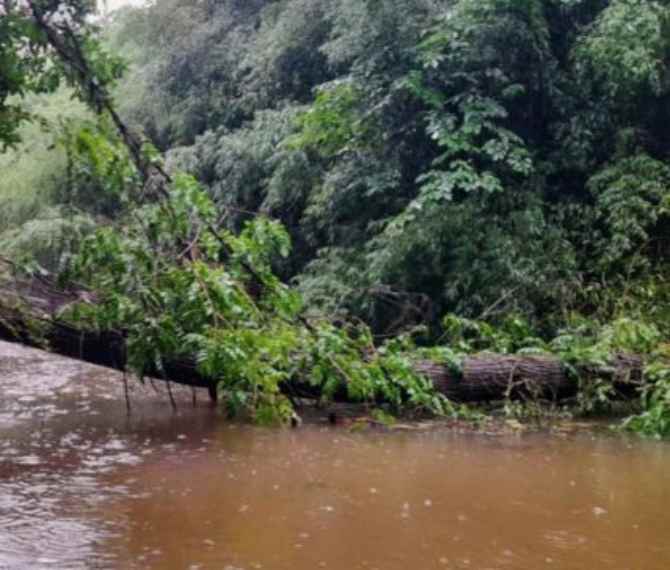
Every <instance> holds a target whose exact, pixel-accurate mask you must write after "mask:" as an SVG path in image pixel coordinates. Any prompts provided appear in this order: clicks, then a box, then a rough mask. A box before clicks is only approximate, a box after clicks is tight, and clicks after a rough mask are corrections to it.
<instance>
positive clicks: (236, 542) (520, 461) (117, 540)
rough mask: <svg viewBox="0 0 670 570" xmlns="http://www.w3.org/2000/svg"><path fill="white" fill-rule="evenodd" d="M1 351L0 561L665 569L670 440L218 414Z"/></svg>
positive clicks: (91, 372)
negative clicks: (245, 422)
mask: <svg viewBox="0 0 670 570" xmlns="http://www.w3.org/2000/svg"><path fill="white" fill-rule="evenodd" d="M131 387H132V412H131V414H130V416H128V414H127V413H126V406H125V401H124V397H123V385H122V382H121V377H120V375H117V374H115V373H113V372H109V371H106V370H102V369H99V368H95V367H90V366H87V365H84V364H80V363H76V362H73V361H69V360H66V359H61V358H58V357H53V356H49V355H45V354H43V353H40V352H37V351H32V350H28V349H24V348H20V347H17V346H13V345H8V344H3V343H0V569H3V570H4V569H12V570H14V569H20V570H23V569H26V570H42V569H58V570H69V569H72V570H77V569H98V568H99V569H107V568H109V569H119V570H126V569H128V570H132V569H161V570H173V569H175V570H176V569H180V570H189V569H190V570H195V569H220V570H224V569H225V570H238V569H245V570H247V569H259V568H264V569H268V570H307V569H320V568H327V569H336V570H353V569H361V570H372V569H378V570H424V569H425V570H429V569H457V568H458V569H461V568H469V569H478V570H480V569H498V568H500V569H508V568H509V569H528V570H537V569H541V568H548V569H552V568H557V569H559V568H560V569H569V570H580V569H584V570H597V569H601V568H602V569H605V568H607V569H612V570H618V569H631V570H632V569H640V570H655V569H658V570H666V569H668V568H670V445H669V444H665V443H656V442H645V441H641V440H637V439H626V438H622V437H614V436H610V435H605V434H601V435H595V434H593V433H583V432H582V433H570V432H555V433H546V434H526V435H522V434H518V435H514V434H508V435H502V436H501V435H498V436H491V435H485V434H457V433H454V432H450V431H448V430H440V429H437V430H429V431H411V430H408V431H394V432H389V433H386V432H381V431H369V432H366V433H352V432H351V431H349V430H347V429H346V428H341V427H326V426H325V425H324V426H321V425H318V424H317V425H310V426H306V427H302V428H300V429H298V430H268V429H259V428H253V427H248V426H240V425H235V424H231V423H228V422H226V421H225V420H224V419H223V418H222V417H221V416H220V414H219V413H218V412H217V410H216V409H215V408H213V407H212V406H211V405H210V404H209V402H208V401H207V398H206V397H205V395H203V394H199V395H198V401H197V403H196V405H195V407H194V406H193V402H192V394H191V392H190V391H184V390H181V391H180V390H178V391H177V394H176V397H177V400H178V403H179V410H178V412H177V413H176V414H175V413H173V412H172V410H171V407H170V404H169V401H168V400H167V398H166V395H165V394H164V393H163V392H161V393H156V392H154V390H153V389H152V388H151V387H150V386H146V387H141V386H139V385H137V384H133V385H132V386H131Z"/></svg>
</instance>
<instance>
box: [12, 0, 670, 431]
mask: <svg viewBox="0 0 670 570" xmlns="http://www.w3.org/2000/svg"><path fill="white" fill-rule="evenodd" d="M0 5H2V4H0ZM6 6H7V7H5V8H4V10H5V11H4V12H3V8H0V80H1V81H0V145H4V146H6V147H7V148H6V149H5V153H4V154H2V155H0V169H1V177H0V248H1V251H0V253H1V254H2V255H3V256H7V257H11V258H12V259H15V260H26V259H27V258H28V257H30V258H31V261H29V262H28V261H26V263H27V264H28V265H29V266H30V267H32V268H33V269H34V268H35V267H38V266H39V267H40V268H41V270H42V269H46V270H48V271H50V272H53V273H54V274H56V275H58V277H59V279H60V280H61V283H62V284H72V283H77V284H79V285H82V286H85V287H86V288H87V289H89V290H90V291H91V292H92V296H93V298H94V299H95V302H86V303H80V304H78V305H76V306H74V307H72V308H71V309H69V311H68V313H67V314H65V315H63V318H68V319H72V320H76V321H77V322H78V323H80V324H85V325H86V326H90V327H93V328H96V329H101V330H120V331H123V334H124V335H125V336H126V338H127V340H128V350H129V360H130V363H131V365H132V366H133V368H134V369H135V370H137V371H138V372H140V373H143V372H144V371H147V370H158V371H159V372H160V371H161V370H163V369H164V368H165V363H166V362H168V361H170V360H174V359H179V358H185V357H187V356H189V355H197V366H198V369H199V371H200V372H201V373H202V374H204V375H206V376H208V377H211V378H212V379H213V380H215V381H216V382H218V384H219V391H220V394H221V396H222V401H224V402H225V405H227V406H228V407H229V409H230V410H231V411H232V412H235V413H238V414H246V415H249V416H251V417H253V418H255V419H256V420H258V421H262V422H276V421H285V420H287V419H288V418H289V417H290V415H291V413H292V405H291V388H290V387H291V386H309V387H310V388H311V389H312V390H314V392H315V393H319V394H320V395H321V396H322V397H323V398H326V399H327V398H332V397H334V396H335V395H336V394H337V393H338V392H339V393H342V392H344V393H346V394H347V396H348V397H349V398H350V399H354V400H358V401H363V402H368V403H370V404H371V405H387V406H388V407H389V410H390V411H392V412H394V413H396V412H401V411H403V410H408V409H409V410H415V411H421V412H430V413H435V414H441V415H452V416H458V417H465V416H468V414H469V412H468V411H467V410H466V409H465V408H461V407H459V406H456V405H455V404H453V403H451V402H449V401H448V400H447V399H446V398H445V397H444V396H441V395H440V394H438V393H437V392H436V390H435V389H434V388H433V386H432V385H431V383H430V382H429V381H428V380H427V379H426V378H425V377H423V376H422V375H421V374H418V373H417V372H415V371H414V368H413V363H414V362H415V361H416V360H417V359H421V358H434V359H438V360H439V359H442V360H443V361H445V362H448V363H450V365H452V366H453V367H454V368H455V369H458V367H459V365H460V363H462V361H463V359H464V358H465V357H466V356H467V355H472V354H478V353H481V352H483V351H487V352H491V353H496V354H502V355H505V354H521V355H524V354H525V355H553V356H556V357H558V358H560V360H561V362H562V363H563V366H564V368H565V370H566V371H567V373H568V374H570V375H571V376H572V377H573V378H574V382H576V383H578V384H579V387H580V390H579V396H578V398H577V400H576V401H575V402H573V403H572V407H571V410H572V411H573V412H574V411H577V412H580V413H585V414H595V413H598V414H600V413H613V412H614V411H616V406H617V403H616V400H617V394H616V388H615V387H614V386H613V384H612V382H608V381H606V380H602V379H599V378H598V377H597V375H593V377H591V376H589V375H588V374H585V373H584V370H587V369H593V370H595V369H599V370H602V369H606V368H607V367H608V366H610V365H611V364H610V363H611V359H612V357H613V356H614V355H617V354H635V355H638V356H641V357H642V358H643V360H644V374H643V381H642V382H641V383H640V386H639V389H638V393H637V400H636V406H635V407H636V408H637V409H634V410H633V411H630V410H628V412H627V413H629V414H633V415H631V417H630V418H629V419H627V420H626V421H625V424H624V425H625V426H626V427H627V428H630V429H632V430H635V431H638V432H641V433H644V434H648V435H669V434H670V282H669V280H670V265H669V263H670V131H668V129H667V126H666V125H667V124H669V123H670V2H668V1H666V0H382V1H376V0H375V1H373V0H279V1H271V0H244V1H238V0H226V1H219V2H215V1H204V2H203V1H196V0H161V1H160V2H156V3H153V4H150V5H148V6H146V7H140V8H125V9H123V10H120V11H118V12H116V13H114V14H112V15H111V16H110V17H108V18H107V19H106V20H103V21H97V23H95V24H94V23H92V20H91V19H90V18H89V17H88V14H89V11H90V6H89V5H88V3H86V2H83V1H79V0H59V1H56V2H43V1H41V0H26V2H23V1H21V2H18V3H16V4H14V3H9V4H6ZM58 14H65V16H63V17H56V16H57V15H58ZM26 45H29V46H30V47H31V49H17V46H26ZM147 46H151V49H147ZM505 410H506V412H507V413H509V414H518V413H528V412H529V410H530V407H529V406H526V408H524V409H522V408H521V407H519V405H518V404H517V403H515V402H511V401H510V402H506V403H505ZM470 413H471V412H470ZM474 415H476V414H474Z"/></svg>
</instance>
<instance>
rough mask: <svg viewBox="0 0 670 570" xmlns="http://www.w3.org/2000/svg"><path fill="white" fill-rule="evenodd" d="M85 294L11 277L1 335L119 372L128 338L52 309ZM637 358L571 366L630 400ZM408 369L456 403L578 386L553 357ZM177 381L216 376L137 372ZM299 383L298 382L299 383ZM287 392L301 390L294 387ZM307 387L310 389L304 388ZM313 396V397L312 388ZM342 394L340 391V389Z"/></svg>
mask: <svg viewBox="0 0 670 570" xmlns="http://www.w3.org/2000/svg"><path fill="white" fill-rule="evenodd" d="M82 296H85V294H83V293H81V292H76V291H63V290H59V289H58V288H56V287H54V286H53V284H51V283H50V282H48V281H47V280H39V279H33V280H30V281H27V280H23V281H22V280H13V282H12V283H5V285H4V287H2V288H0V339H2V340H7V341H12V342H20V343H23V344H26V345H29V346H34V347H37V348H44V349H47V350H49V351H51V352H54V353H56V354H60V355H63V356H68V357H71V358H75V359H79V360H83V361H85V362H89V363H92V364H97V365H100V366H105V367H109V368H114V369H117V370H125V369H126V367H127V364H128V362H127V350H126V340H125V337H124V334H123V333H120V332H117V331H94V330H85V329H83V328H78V327H76V326H74V325H72V324H70V323H67V322H65V321H63V320H61V319H60V318H59V317H58V314H59V313H60V312H61V311H62V310H63V309H64V308H65V307H67V306H68V305H69V304H71V303H75V302H78V301H81V298H82ZM643 365H644V361H643V359H642V358H641V357H640V356H636V355H627V354H615V355H613V356H612V358H611V360H610V362H608V363H607V364H606V365H600V366H597V367H594V366H593V365H591V364H589V363H576V364H575V367H576V368H578V369H579V370H580V372H581V375H583V376H584V377H588V378H599V379H601V380H606V381H608V382H610V383H611V385H612V387H613V388H614V389H615V390H616V391H617V392H618V396H620V397H635V396H636V395H637V392H638V389H639V387H640V386H641V384H642V381H643V373H642V370H643ZM414 369H415V371H416V372H418V373H419V374H421V375H423V376H425V377H427V378H428V379H429V380H430V381H431V382H432V384H433V386H434V388H435V389H436V391H437V392H439V393H440V394H443V395H444V396H446V397H447V398H448V399H449V400H451V401H454V402H486V401H493V400H503V399H507V398H536V399H550V400H552V401H560V400H564V399H566V398H572V397H574V396H575V395H577V393H578V391H579V382H578V380H577V379H576V378H575V376H574V374H571V373H570V372H569V370H568V368H567V367H566V366H565V365H564V363H563V362H562V361H561V359H559V358H558V357H555V356H551V355H533V356H521V355H500V354H491V353H481V354H476V355H472V356H466V357H464V358H463V360H462V363H460V365H459V366H454V365H453V364H451V363H445V362H438V361H428V360H418V361H416V362H415V364H414ZM143 373H144V374H146V375H148V376H155V377H157V378H159V379H163V380H169V381H172V382H175V383H177V384H184V385H189V386H195V387H203V388H208V389H209V390H210V394H211V395H212V397H213V398H215V395H216V388H215V383H216V380H215V379H214V378H211V377H207V376H204V375H203V374H201V373H200V372H199V371H198V369H197V366H196V363H195V360H194V359H189V358H184V359H179V360H171V361H168V362H165V363H164V366H163V370H162V371H160V372H159V371H158V370H156V369H155V368H153V369H151V368H150V369H146V370H144V371H143ZM303 387H304V386H303ZM291 389H299V388H296V387H295V386H294V387H292V388H289V390H291ZM308 391H309V389H308ZM312 395H315V396H317V395H318V394H316V393H314V391H312ZM341 395H342V396H344V394H341Z"/></svg>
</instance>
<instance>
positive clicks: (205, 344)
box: [64, 175, 449, 423]
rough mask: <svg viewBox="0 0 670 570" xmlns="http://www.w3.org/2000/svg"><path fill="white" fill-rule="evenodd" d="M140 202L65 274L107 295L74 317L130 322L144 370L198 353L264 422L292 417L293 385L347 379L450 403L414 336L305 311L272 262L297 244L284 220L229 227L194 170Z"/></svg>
mask: <svg viewBox="0 0 670 570" xmlns="http://www.w3.org/2000/svg"><path fill="white" fill-rule="evenodd" d="M128 212H129V213H128V215H127V218H126V219H125V220H123V223H122V224H120V225H119V226H117V227H107V228H103V229H100V230H98V231H97V232H95V233H94V234H93V235H91V236H90V237H88V238H86V239H85V240H84V242H83V245H82V248H81V251H80V253H79V255H78V256H77V257H76V259H75V260H74V262H73V264H72V267H71V269H70V272H69V273H68V274H67V275H65V276H64V278H66V279H68V280H72V279H76V280H77V281H80V282H83V283H85V284H87V286H88V287H90V289H91V290H92V291H95V294H96V302H95V303H94V304H79V305H77V306H76V307H74V308H72V309H70V312H69V315H68V316H69V318H72V319H76V320H78V321H79V322H80V323H81V322H83V323H89V324H90V325H93V326H95V327H96V328H98V329H100V330H107V331H109V330H118V331H123V334H124V336H126V338H127V345H128V359H129V362H130V364H131V366H132V367H133V368H134V369H135V370H136V371H137V372H138V373H139V374H140V375H143V374H145V373H148V372H153V373H158V374H165V369H166V365H167V363H168V362H170V361H175V360H180V359H181V360H183V359H188V358H190V357H191V356H192V355H196V362H197V367H198V371H199V372H200V373H201V374H202V375H204V376H205V377H207V378H210V379H211V381H212V382H213V383H215V384H216V385H217V386H218V392H219V394H220V396H221V397H222V398H221V399H222V401H223V402H224V404H225V406H226V407H227V409H228V410H229V411H230V412H231V413H232V414H236V415H243V416H247V417H251V418H253V419H254V420H256V421H259V422H261V423H277V422H284V421H287V420H288V419H289V418H290V416H291V414H292V412H293V410H292V406H291V404H290V401H289V399H288V398H287V396H286V395H285V387H286V386H287V385H291V384H300V383H302V384H306V385H311V386H312V387H314V388H315V389H317V391H319V392H320V393H322V394H323V396H324V397H326V398H331V397H333V396H334V395H335V394H336V393H338V391H343V390H344V391H346V394H347V396H348V397H349V398H350V399H352V400H355V401H361V402H369V403H375V402H377V401H379V402H382V401H383V402H385V403H387V404H389V405H390V406H391V407H392V409H393V410H395V411H400V410H402V409H406V408H411V409H420V410H423V411H428V412H432V413H438V414H444V413H448V411H449V407H448V403H447V402H446V400H445V399H444V398H443V397H442V396H440V395H438V394H436V393H435V390H434V388H433V386H432V385H431V383H430V382H429V381H428V380H427V379H425V378H423V377H421V376H419V375H418V374H417V373H415V372H414V371H413V369H412V363H411V360H410V358H409V356H408V352H409V349H410V347H409V346H408V345H407V344H406V343H404V342H400V341H392V342H389V343H387V344H385V345H383V346H381V347H375V345H374V343H373V339H372V334H371V332H370V330H369V329H368V328H367V327H366V326H364V325H356V326H354V325H347V324H346V323H344V324H341V325H340V326H336V325H335V324H334V323H332V322H330V321H329V320H327V319H318V320H315V321H313V322H310V321H307V320H306V319H305V318H304V317H302V316H301V313H302V308H303V303H302V300H301V298H300V296H299V295H298V294H297V293H296V292H295V291H294V290H293V289H291V288H289V287H288V286H286V285H285V284H283V283H282V282H280V281H279V279H277V277H276V276H275V275H274V273H273V272H272V268H271V264H272V261H273V259H274V258H275V257H277V256H286V255H288V252H289V249H290V240H289V238H288V235H287V234H286V231H285V230H284V228H283V227H282V226H281V225H280V224H278V223H277V222H273V221H271V220H269V219H267V218H263V217H257V218H255V219H253V220H252V221H250V222H248V223H247V224H246V226H245V228H244V230H243V231H242V232H241V233H240V234H239V235H235V234H233V233H231V232H229V231H225V230H220V229H217V212H216V209H215V207H214V204H213V202H212V201H211V199H210V198H209V197H208V195H207V194H206V193H205V192H204V191H203V190H202V188H201V187H200V186H199V185H198V183H197V182H196V181H195V180H194V179H193V178H191V177H189V176H186V175H179V176H177V177H176V178H175V179H174V182H173V183H172V186H171V187H170V188H169V190H168V196H167V198H165V199H162V200H160V201H158V202H152V203H146V204H138V206H137V207H136V208H128Z"/></svg>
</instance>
